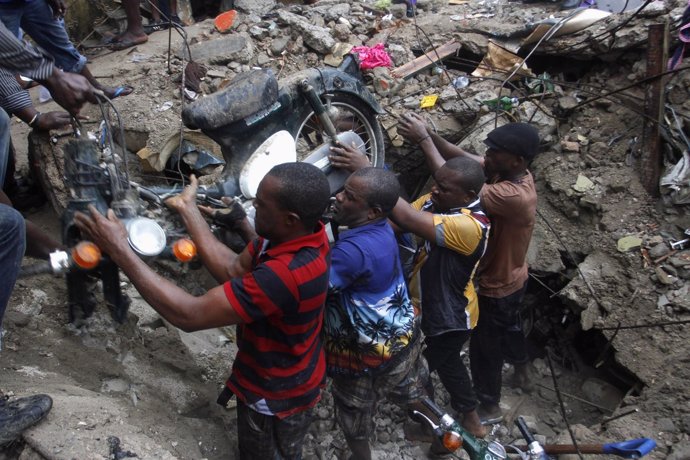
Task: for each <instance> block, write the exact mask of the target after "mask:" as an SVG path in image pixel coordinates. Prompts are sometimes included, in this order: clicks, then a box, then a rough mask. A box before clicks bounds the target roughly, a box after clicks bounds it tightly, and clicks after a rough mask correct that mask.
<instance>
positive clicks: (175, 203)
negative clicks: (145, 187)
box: [165, 174, 199, 212]
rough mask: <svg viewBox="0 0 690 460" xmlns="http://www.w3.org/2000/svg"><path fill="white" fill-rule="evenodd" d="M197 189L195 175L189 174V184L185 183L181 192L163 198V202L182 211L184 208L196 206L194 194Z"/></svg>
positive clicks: (197, 183)
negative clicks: (165, 198)
mask: <svg viewBox="0 0 690 460" xmlns="http://www.w3.org/2000/svg"><path fill="white" fill-rule="evenodd" d="M198 189H199V181H198V180H197V178H196V176H195V175H194V174H192V175H191V176H189V185H187V186H186V187H185V188H184V190H182V193H180V194H179V195H176V196H174V197H172V198H168V199H167V200H165V204H166V205H167V206H168V207H169V208H170V209H173V210H175V211H177V212H182V211H184V210H185V209H190V208H193V207H196V194H197V190H198Z"/></svg>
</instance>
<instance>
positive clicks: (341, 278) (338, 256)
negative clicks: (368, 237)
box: [329, 241, 366, 290]
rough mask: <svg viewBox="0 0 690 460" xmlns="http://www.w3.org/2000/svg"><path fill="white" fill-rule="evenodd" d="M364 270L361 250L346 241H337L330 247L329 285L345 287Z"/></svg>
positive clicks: (364, 265) (334, 287)
mask: <svg viewBox="0 0 690 460" xmlns="http://www.w3.org/2000/svg"><path fill="white" fill-rule="evenodd" d="M365 271H366V260H365V257H364V254H363V253H362V251H361V250H360V249H359V248H358V247H357V246H356V245H354V244H352V243H350V242H348V241H338V242H337V243H336V244H335V246H333V247H332V248H331V272H330V280H329V287H330V288H331V289H337V290H341V289H346V288H348V287H349V286H350V285H351V284H352V283H353V282H354V281H356V280H357V279H358V278H359V277H361V276H362V274H363V273H365Z"/></svg>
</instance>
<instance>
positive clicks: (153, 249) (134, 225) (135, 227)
mask: <svg viewBox="0 0 690 460" xmlns="http://www.w3.org/2000/svg"><path fill="white" fill-rule="evenodd" d="M126 227H127V234H128V235H129V245H130V246H132V249H134V250H135V251H136V252H137V253H138V254H140V255H142V256H147V257H152V256H157V255H158V254H160V253H161V252H163V249H165V231H164V230H163V228H162V227H161V226H160V225H158V223H157V222H156V221H154V220H152V219H149V218H147V217H137V218H136V219H132V220H130V221H129V222H127V225H126Z"/></svg>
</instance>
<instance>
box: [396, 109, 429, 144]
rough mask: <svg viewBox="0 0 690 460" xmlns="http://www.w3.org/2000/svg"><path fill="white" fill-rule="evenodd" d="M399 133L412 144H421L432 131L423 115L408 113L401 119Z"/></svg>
mask: <svg viewBox="0 0 690 460" xmlns="http://www.w3.org/2000/svg"><path fill="white" fill-rule="evenodd" d="M398 134H400V135H401V136H402V137H404V138H405V139H406V140H407V141H408V142H410V143H412V144H415V145H416V144H419V143H420V142H421V141H422V140H424V139H425V138H426V137H428V136H429V135H430V134H431V133H430V132H429V127H428V126H427V124H426V122H425V121H424V119H422V117H420V116H419V115H417V114H416V113H406V114H404V115H403V116H402V118H401V119H400V124H399V125H398Z"/></svg>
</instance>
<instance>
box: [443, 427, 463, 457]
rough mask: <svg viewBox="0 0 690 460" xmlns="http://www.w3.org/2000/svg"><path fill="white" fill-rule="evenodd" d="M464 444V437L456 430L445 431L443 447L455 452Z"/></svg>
mask: <svg viewBox="0 0 690 460" xmlns="http://www.w3.org/2000/svg"><path fill="white" fill-rule="evenodd" d="M460 446H462V438H461V437H460V435H459V434H458V433H456V432H455V431H446V432H445V433H443V447H445V448H446V449H448V450H449V451H450V452H455V451H456V450H458V449H459V448H460Z"/></svg>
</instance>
